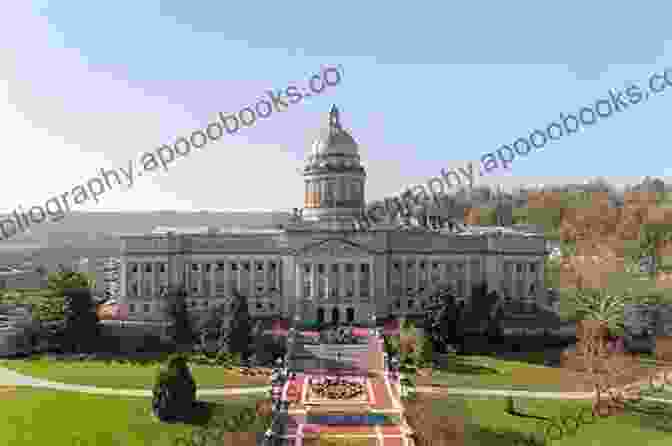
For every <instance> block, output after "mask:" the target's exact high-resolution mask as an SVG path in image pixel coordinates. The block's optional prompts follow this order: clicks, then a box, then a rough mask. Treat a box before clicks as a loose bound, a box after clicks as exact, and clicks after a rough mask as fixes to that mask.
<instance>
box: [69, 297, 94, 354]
mask: <svg viewBox="0 0 672 446" xmlns="http://www.w3.org/2000/svg"><path fill="white" fill-rule="evenodd" d="M63 293H64V294H65V296H64V299H63V301H64V303H63V309H64V322H65V324H64V325H65V333H64V335H65V345H64V346H63V347H65V349H66V350H68V351H74V352H78V353H79V352H91V351H93V350H94V348H95V342H96V340H97V339H98V334H99V331H98V329H99V325H98V317H97V316H96V305H95V303H94V301H93V296H92V295H91V289H89V288H72V289H64V290H63Z"/></svg>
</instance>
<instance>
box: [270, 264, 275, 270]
mask: <svg viewBox="0 0 672 446" xmlns="http://www.w3.org/2000/svg"><path fill="white" fill-rule="evenodd" d="M269 266H270V267H271V271H275V262H271V263H270V264H269Z"/></svg>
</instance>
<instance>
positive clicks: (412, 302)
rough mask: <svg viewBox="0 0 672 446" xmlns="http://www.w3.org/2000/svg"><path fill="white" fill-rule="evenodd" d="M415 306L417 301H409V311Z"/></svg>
mask: <svg viewBox="0 0 672 446" xmlns="http://www.w3.org/2000/svg"><path fill="white" fill-rule="evenodd" d="M414 305H415V301H414V300H413V299H409V300H408V309H409V310H410V309H411V308H413V306H414Z"/></svg>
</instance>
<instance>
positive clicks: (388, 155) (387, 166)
mask: <svg viewBox="0 0 672 446" xmlns="http://www.w3.org/2000/svg"><path fill="white" fill-rule="evenodd" d="M408 5H409V4H408V3H405V2H399V3H395V2H385V3H379V2H373V1H372V2H361V1H359V2H353V1H341V2H334V3H315V2H307V1H294V2H291V3H287V2H265V3H257V2H254V1H249V2H214V1H213V2H198V3H195V2H183V1H161V2H159V1H154V0H143V1H142V2H138V1H133V2H130V1H128V2H126V1H122V0H119V1H115V2H83V1H79V0H78V1H66V0H60V1H58V2H50V1H45V0H42V1H36V2H32V3H31V2H11V4H10V6H5V7H4V8H3V13H2V14H1V15H0V37H1V38H0V120H1V121H0V122H2V124H1V125H2V133H3V138H2V145H3V147H4V153H5V158H4V162H3V169H2V173H3V174H2V175H0V187H2V190H3V191H4V193H3V194H2V199H1V200H0V211H2V212H11V211H12V210H14V209H16V208H17V206H22V207H23V208H24V209H27V208H29V207H31V206H33V205H39V204H43V203H44V202H45V201H46V200H48V199H49V198H50V197H53V196H54V195H59V194H61V193H63V192H65V191H70V190H72V189H73V187H75V186H77V185H79V184H82V182H86V181H87V180H88V179H89V178H91V177H93V176H96V175H97V172H98V170H99V169H101V168H105V169H114V168H117V169H118V168H119V167H124V166H127V165H128V162H129V160H137V159H138V158H139V154H140V153H142V152H146V151H152V150H155V149H156V148H157V147H159V146H160V145H162V144H172V142H174V141H175V139H176V138H178V137H180V136H185V135H187V136H188V135H189V134H190V133H191V132H192V131H193V130H196V129H198V128H203V127H204V126H205V125H207V124H208V123H209V122H212V121H214V120H215V119H217V116H218V113H219V112H224V113H228V112H232V111H238V110H240V109H242V108H243V107H245V106H248V105H253V104H255V103H256V102H257V101H258V100H259V99H262V98H264V97H265V91H266V90H269V89H270V90H277V89H284V88H286V86H288V85H292V84H297V85H298V84H301V85H303V84H305V83H306V79H308V78H309V77H310V76H311V75H312V74H314V73H319V72H320V69H321V68H322V67H324V66H340V67H342V70H343V78H342V80H341V82H340V83H339V84H338V85H336V86H333V87H329V88H327V89H326V90H325V92H324V93H322V94H320V95H313V96H311V97H310V98H306V99H304V100H303V101H301V102H299V103H297V104H293V105H291V106H290V107H289V109H288V110H287V111H285V112H282V113H274V114H273V115H272V116H271V117H270V118H269V119H266V120H263V121H261V120H260V121H258V122H257V123H256V124H255V125H253V126H250V127H248V128H245V129H244V131H240V132H238V133H237V134H235V135H226V136H225V137H223V138H221V139H220V140H219V141H217V142H215V143H210V144H208V145H207V146H206V147H207V148H205V149H203V150H201V151H198V152H192V153H191V154H190V155H189V156H188V157H185V158H183V159H180V160H178V161H176V162H175V163H174V164H172V165H171V167H170V169H169V170H168V171H167V172H163V173H160V174H156V175H151V176H144V177H142V178H138V179H137V180H136V181H135V183H134V185H133V187H131V188H122V187H117V188H116V189H114V190H111V191H108V192H106V193H105V194H104V195H101V197H100V200H99V202H98V203H94V202H93V201H90V202H89V203H88V204H86V205H83V206H81V207H80V208H78V209H76V210H90V211H113V210H119V211H138V210H166V209H174V210H184V211H188V210H241V211H243V210H278V211H288V210H290V209H291V208H293V207H301V206H302V204H303V203H302V202H303V181H302V179H301V177H300V175H299V169H301V168H302V165H303V160H304V158H305V155H306V153H307V151H308V150H309V147H310V141H311V135H313V134H314V133H315V132H316V131H317V129H318V128H319V127H320V126H322V125H323V124H324V123H325V122H326V116H327V113H328V111H329V109H330V108H331V105H332V104H336V105H337V106H338V107H339V109H340V111H341V122H342V124H343V126H344V127H345V128H346V129H347V130H348V131H349V132H350V133H351V135H352V136H353V137H354V138H355V140H356V141H357V142H358V144H359V148H360V155H361V157H362V162H363V164H364V166H365V167H366V169H367V185H366V197H367V199H370V200H372V199H380V198H383V197H385V196H389V195H391V194H395V193H397V192H398V191H399V190H400V189H401V188H402V187H403V186H404V185H411V184H416V183H423V182H426V181H427V180H428V179H429V178H430V177H433V176H437V175H439V174H440V170H441V169H450V168H456V167H462V166H465V164H466V163H467V162H470V161H471V162H476V163H478V162H479V161H478V160H480V158H481V156H482V155H483V154H485V153H488V152H493V151H495V150H497V149H498V148H500V147H501V146H502V145H504V144H511V143H513V141H515V140H516V139H517V138H519V137H521V136H527V135H529V133H530V132H531V131H532V130H534V129H535V128H545V127H546V126H547V125H548V124H550V123H551V122H553V121H557V120H558V119H559V116H560V113H565V114H567V113H576V112H578V110H579V109H580V108H581V107H583V106H585V105H593V104H594V103H595V101H597V100H598V99H603V98H607V99H608V97H609V95H608V92H609V90H610V89H612V88H615V89H621V90H622V89H625V88H626V87H627V86H628V85H631V83H632V82H635V83H637V84H638V85H640V86H646V84H647V79H648V77H649V76H650V75H651V74H652V73H654V72H661V73H662V72H663V71H664V70H665V69H666V68H671V69H672V44H671V43H670V42H669V39H670V36H672V29H671V28H670V27H669V17H670V15H672V3H670V2H663V1H651V2H645V3H642V4H641V8H634V6H631V7H629V8H627V7H619V6H616V4H615V3H613V2H606V1H596V2H589V3H588V2H583V1H581V2H579V1H574V0H572V1H569V0H567V1H564V2H562V3H557V2H552V4H551V3H550V2H539V1H534V2H532V1H530V2H527V1H517V2H499V1H491V2H485V1H474V2H413V3H412V4H410V5H411V6H410V7H409V6H408ZM669 90H672V87H670V88H669ZM671 107H672V92H669V91H666V92H664V93H661V94H659V95H656V96H655V97H652V98H651V99H650V100H649V101H646V102H642V103H640V104H637V105H633V106H631V107H629V108H628V109H627V110H624V111H622V112H619V113H614V114H613V115H612V116H611V117H609V118H605V119H601V120H599V121H598V123H596V124H595V125H593V126H591V127H589V128H586V129H585V131H581V132H577V133H575V134H572V135H567V136H564V137H562V138H560V139H558V140H557V141H553V142H552V143H549V144H547V145H546V146H545V147H544V149H542V150H536V151H533V152H531V153H530V154H529V155H528V156H527V157H524V158H517V159H516V160H515V161H514V162H513V163H512V164H511V165H510V168H509V169H507V170H501V169H500V170H497V172H496V173H495V174H493V175H490V176H485V177H483V178H480V179H479V181H480V182H482V183H485V184H502V185H503V186H504V187H505V188H511V187H513V186H515V185H519V184H553V183H567V182H583V181H585V180H586V179H589V178H593V177H596V176H602V177H604V178H606V179H607V180H609V181H611V182H614V183H615V184H623V183H634V182H638V181H640V180H641V179H642V178H643V177H644V176H647V175H649V176H652V177H659V178H662V179H664V180H665V181H672V159H671V158H670V157H669V156H667V155H668V153H669V152H668V150H669V115H670V113H669V111H670V108H671Z"/></svg>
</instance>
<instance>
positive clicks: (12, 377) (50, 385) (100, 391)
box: [0, 367, 672, 403]
mask: <svg viewBox="0 0 672 446" xmlns="http://www.w3.org/2000/svg"><path fill="white" fill-rule="evenodd" d="M654 382H656V381H654ZM658 382H660V381H658ZM0 386H17V387H21V386H25V387H36V388H42V389H53V390H65V391H70V392H81V393H89V394H96V395H117V396H135V397H151V396H152V391H151V390H142V389H112V388H106V387H95V386H83V385H79V384H65V383H59V382H54V381H47V380H42V379H38V378H33V377H31V376H26V375H22V374H20V373H16V372H15V371H13V370H9V369H6V368H4V367H0ZM270 390H271V386H264V387H245V388H227V389H199V390H198V391H197V395H198V396H222V395H250V394H258V393H264V392H268V391H270ZM416 390H417V391H418V392H423V393H444V394H446V395H465V396H469V395H473V396H511V397H514V398H541V399H566V400H589V399H592V398H593V397H594V396H595V394H594V393H593V392H532V391H526V390H508V389H474V388H459V387H451V388H448V387H418V388H417V389H416ZM643 399H645V400H651V401H659V402H661V401H662V402H667V401H669V402H671V403H672V400H661V399H658V398H648V397H645V398H643Z"/></svg>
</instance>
